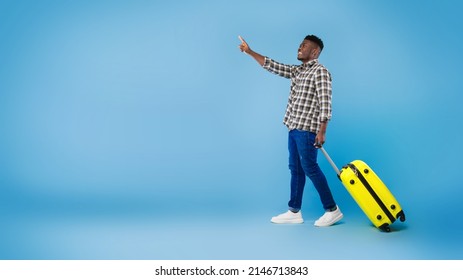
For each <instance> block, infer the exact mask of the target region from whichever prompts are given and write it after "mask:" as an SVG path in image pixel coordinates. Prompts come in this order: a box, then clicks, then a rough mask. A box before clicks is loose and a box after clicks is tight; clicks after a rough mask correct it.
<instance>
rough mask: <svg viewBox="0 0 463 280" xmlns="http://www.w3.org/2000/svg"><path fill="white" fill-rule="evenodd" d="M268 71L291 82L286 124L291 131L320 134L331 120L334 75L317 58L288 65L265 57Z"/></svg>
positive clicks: (284, 120) (265, 66)
mask: <svg viewBox="0 0 463 280" xmlns="http://www.w3.org/2000/svg"><path fill="white" fill-rule="evenodd" d="M263 67H264V69H266V70H268V71H269V72H271V73H274V74H277V75H279V76H282V77H284V78H287V79H291V88H290V93H289V98H288V105H287V106H286V113H285V117H284V119H283V123H284V124H285V125H286V126H287V127H288V129H289V130H293V129H300V130H305V131H311V132H314V133H318V131H319V128H320V123H321V122H326V121H329V120H330V119H331V110H332V108H331V92H332V89H331V74H330V72H329V71H328V70H327V69H326V68H325V67H324V66H323V65H322V64H320V63H318V60H317V59H314V60H311V61H309V62H308V63H305V64H301V65H287V64H282V63H279V62H276V61H274V60H273V59H270V58H268V57H265V63H264V65H263Z"/></svg>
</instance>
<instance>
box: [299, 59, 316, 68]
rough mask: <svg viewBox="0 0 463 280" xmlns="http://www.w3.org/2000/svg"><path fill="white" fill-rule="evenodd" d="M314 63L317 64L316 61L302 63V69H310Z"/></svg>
mask: <svg viewBox="0 0 463 280" xmlns="http://www.w3.org/2000/svg"><path fill="white" fill-rule="evenodd" d="M316 63H318V59H312V60H310V61H309V62H307V63H302V67H304V68H310V67H312V66H314V64H316Z"/></svg>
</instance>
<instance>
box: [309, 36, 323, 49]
mask: <svg viewBox="0 0 463 280" xmlns="http://www.w3.org/2000/svg"><path fill="white" fill-rule="evenodd" d="M305 40H309V41H311V42H314V43H315V44H317V45H318V46H319V47H320V51H322V50H323V46H324V45H323V41H322V39H320V38H318V37H317V36H315V35H307V36H305Z"/></svg>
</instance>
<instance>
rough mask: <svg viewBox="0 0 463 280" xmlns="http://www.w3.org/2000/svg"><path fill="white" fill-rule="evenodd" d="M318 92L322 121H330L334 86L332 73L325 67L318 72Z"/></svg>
mask: <svg viewBox="0 0 463 280" xmlns="http://www.w3.org/2000/svg"><path fill="white" fill-rule="evenodd" d="M316 92H317V96H318V100H319V102H320V103H319V104H320V121H321V122H326V121H329V120H331V114H332V106H331V99H332V87H331V74H330V72H328V70H327V69H325V68H320V69H319V70H318V71H317V73H316Z"/></svg>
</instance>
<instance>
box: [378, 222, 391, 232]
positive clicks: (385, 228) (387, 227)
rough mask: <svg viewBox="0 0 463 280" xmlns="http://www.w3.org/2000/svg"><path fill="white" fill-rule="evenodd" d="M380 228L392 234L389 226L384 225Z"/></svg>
mask: <svg viewBox="0 0 463 280" xmlns="http://www.w3.org/2000/svg"><path fill="white" fill-rule="evenodd" d="M379 228H380V229H381V230H382V231H385V232H391V228H390V227H389V225H388V224H382V225H381V226H380V227H379Z"/></svg>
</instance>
